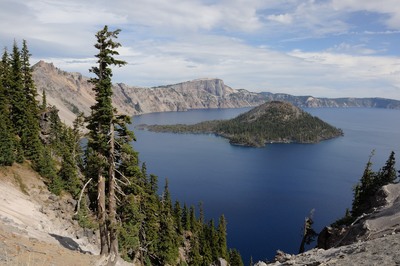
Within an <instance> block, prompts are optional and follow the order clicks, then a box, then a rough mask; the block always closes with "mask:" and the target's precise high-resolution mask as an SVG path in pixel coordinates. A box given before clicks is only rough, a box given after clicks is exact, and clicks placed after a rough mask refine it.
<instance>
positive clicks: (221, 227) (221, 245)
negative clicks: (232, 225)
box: [217, 215, 228, 260]
mask: <svg viewBox="0 0 400 266" xmlns="http://www.w3.org/2000/svg"><path fill="white" fill-rule="evenodd" d="M217 234H218V246H217V247H218V255H219V256H220V257H221V258H223V259H225V260H228V247H227V241H226V219H225V216H224V215H221V217H220V218H219V222H218V232H217Z"/></svg>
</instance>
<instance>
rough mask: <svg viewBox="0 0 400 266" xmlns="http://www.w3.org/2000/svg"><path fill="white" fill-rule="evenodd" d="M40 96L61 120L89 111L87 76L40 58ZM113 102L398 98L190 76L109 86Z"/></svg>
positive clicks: (158, 106) (36, 74)
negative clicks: (250, 86)
mask: <svg viewBox="0 0 400 266" xmlns="http://www.w3.org/2000/svg"><path fill="white" fill-rule="evenodd" d="M33 79H34V81H35V84H36V87H37V90H38V93H39V97H38V99H39V100H40V95H41V94H42V92H43V90H45V91H46V95H47V101H48V103H49V104H51V105H55V106H56V107H57V108H58V109H59V110H60V113H59V115H60V117H61V119H62V120H63V121H64V122H66V123H67V124H71V123H72V121H73V120H74V119H75V116H76V113H78V112H84V113H85V114H89V113H90V106H92V105H93V104H94V103H95V99H94V96H95V95H94V92H93V91H92V87H93V86H92V84H90V83H89V78H87V77H85V76H82V75H81V74H79V73H71V72H66V71H62V70H60V69H58V68H56V67H55V66H54V65H53V64H52V63H46V62H44V61H40V62H38V63H37V64H35V65H34V66H33ZM113 91H114V96H113V104H114V106H115V107H116V108H117V110H118V111H119V112H120V113H123V114H127V115H137V114H144V113H153V112H169V111H186V110H190V109H208V108H239V107H254V106H258V105H260V104H262V103H264V102H266V101H286V102H290V103H292V104H293V105H295V106H297V107H300V108H304V107H372V108H391V109H400V101H397V100H390V99H383V98H336V99H329V98H315V97H312V96H293V95H289V94H283V93H270V92H262V93H254V92H249V91H247V90H244V89H240V90H236V89H233V88H231V87H229V86H227V85H225V84H224V82H223V81H222V80H220V79H196V80H192V81H186V82H182V83H178V84H173V85H166V86H159V87H153V88H142V87H135V86H128V85H125V84H123V83H120V84H115V85H114V86H113Z"/></svg>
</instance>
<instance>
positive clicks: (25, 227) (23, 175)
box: [0, 165, 99, 265]
mask: <svg viewBox="0 0 400 266" xmlns="http://www.w3.org/2000/svg"><path fill="white" fill-rule="evenodd" d="M50 195H51V194H50V193H49V192H48V191H47V189H46V188H45V184H44V183H43V182H42V181H41V180H40V177H39V176H37V174H35V173H34V172H33V171H31V170H30V169H29V166H26V165H25V166H20V165H14V166H13V167H6V168H3V167H2V168H0V265H96V263H97V261H98V260H99V256H96V255H90V253H91V254H98V251H97V249H96V247H95V246H94V245H91V244H90V243H87V240H84V239H83V238H82V239H76V238H75V236H74V234H73V229H72V228H68V227H71V222H65V221H66V220H67V219H68V218H69V217H68V216H69V215H70V214H68V213H64V215H65V216H64V217H63V215H60V214H59V213H58V212H57V211H54V209H57V208H55V207H54V204H55V202H54V201H52V200H50V199H49V196H50ZM84 252H87V254H84Z"/></svg>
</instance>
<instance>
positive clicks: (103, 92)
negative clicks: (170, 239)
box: [88, 26, 126, 258]
mask: <svg viewBox="0 0 400 266" xmlns="http://www.w3.org/2000/svg"><path fill="white" fill-rule="evenodd" d="M119 33H120V30H115V31H109V30H108V27H107V26H104V28H103V29H102V30H100V31H99V32H98V33H97V34H96V38H97V43H96V44H95V47H96V48H97V49H98V50H99V53H98V54H97V55H96V57H97V59H98V61H97V63H98V66H95V67H92V68H91V69H90V71H91V72H92V73H94V74H95V75H96V77H95V78H92V79H90V82H91V83H92V84H93V85H94V91H95V99H96V103H95V105H93V106H92V107H91V115H90V118H89V125H88V129H89V139H88V148H89V149H90V152H91V154H89V156H92V159H90V161H91V162H93V163H95V165H91V166H90V168H91V169H92V170H93V169H96V176H95V178H96V179H97V193H98V196H97V218H98V222H99V230H100V242H101V244H100V245H101V247H100V250H101V251H100V252H101V254H102V255H107V254H109V253H110V254H111V256H112V257H114V258H115V257H116V256H117V255H118V238H117V228H116V227H117V226H116V199H115V186H114V184H115V183H116V181H115V158H114V156H115V155H114V148H115V146H114V141H115V139H114V133H115V132H114V131H115V130H114V122H115V109H114V108H113V106H112V99H111V97H112V83H111V77H112V70H111V66H113V65H116V66H122V65H124V64H126V62H124V61H122V60H118V59H116V58H115V56H116V55H118V52H117V51H116V49H117V48H118V47H120V46H121V44H120V43H118V42H115V41H114V39H116V38H117V37H118V34H119ZM106 179H108V208H107V206H106ZM107 209H108V217H107ZM107 218H108V220H109V228H110V231H109V230H108V228H107V224H106V219H107Z"/></svg>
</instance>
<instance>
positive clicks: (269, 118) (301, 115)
mask: <svg viewBox="0 0 400 266" xmlns="http://www.w3.org/2000/svg"><path fill="white" fill-rule="evenodd" d="M138 128H139V129H147V130H150V131H154V132H172V133H192V134H216V135H218V136H222V137H224V138H227V139H229V142H230V143H231V144H235V145H243V146H250V147H263V146H265V145H266V144H267V143H317V142H319V141H322V140H327V139H332V138H335V137H339V136H342V135H343V131H342V130H341V129H338V128H336V127H334V126H331V125H329V124H328V123H326V122H324V121H322V120H321V119H319V118H318V117H315V116H312V115H310V114H309V113H307V112H305V111H303V110H301V109H300V108H298V107H296V106H294V105H293V104H291V103H288V102H281V101H272V102H266V103H264V104H262V105H260V106H258V107H255V108H253V109H251V110H250V111H248V112H246V113H244V114H241V115H239V116H237V117H236V118H233V119H230V120H213V121H205V122H201V123H197V124H194V125H185V124H177V125H139V126H138Z"/></svg>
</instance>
